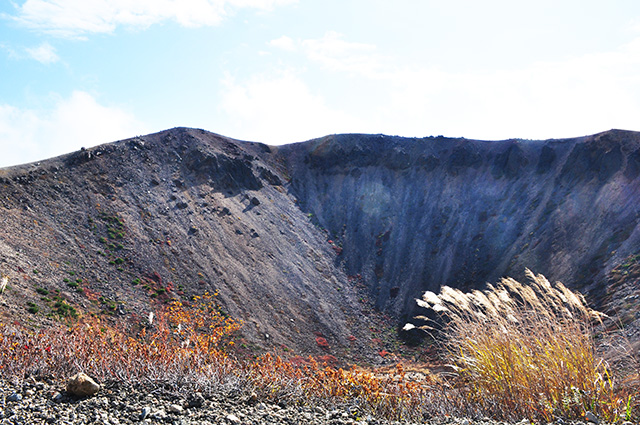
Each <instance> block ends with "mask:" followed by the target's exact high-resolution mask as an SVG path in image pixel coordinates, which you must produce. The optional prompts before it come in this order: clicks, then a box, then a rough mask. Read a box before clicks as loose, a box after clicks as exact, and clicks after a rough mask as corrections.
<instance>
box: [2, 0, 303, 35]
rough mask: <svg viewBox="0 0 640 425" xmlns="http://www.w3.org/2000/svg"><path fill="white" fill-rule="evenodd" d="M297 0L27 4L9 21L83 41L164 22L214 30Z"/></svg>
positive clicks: (46, 0) (51, 0) (50, 0)
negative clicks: (238, 15)
mask: <svg viewBox="0 0 640 425" xmlns="http://www.w3.org/2000/svg"><path fill="white" fill-rule="evenodd" d="M296 2H297V0H27V1H25V2H24V3H23V4H22V5H21V6H17V7H16V9H17V10H16V15H14V16H13V17H12V19H13V20H14V21H15V22H17V23H19V24H21V25H23V26H25V27H27V28H30V29H33V30H36V31H40V32H43V33H46V34H50V35H54V36H58V37H67V38H83V37H86V36H87V35H90V34H95V33H111V32H113V31H115V29H116V28H117V27H118V26H127V27H133V28H141V29H144V28H147V27H149V26H150V25H153V24H157V23H160V22H163V21H175V22H177V23H179V24H180V25H183V26H185V27H201V26H214V25H218V24H220V22H221V21H222V20H223V19H224V18H225V17H227V16H229V15H231V14H233V12H234V11H235V10H238V9H257V10H271V9H273V8H274V7H276V6H281V5H286V4H291V3H296Z"/></svg>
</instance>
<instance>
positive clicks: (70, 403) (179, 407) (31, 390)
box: [0, 379, 631, 425]
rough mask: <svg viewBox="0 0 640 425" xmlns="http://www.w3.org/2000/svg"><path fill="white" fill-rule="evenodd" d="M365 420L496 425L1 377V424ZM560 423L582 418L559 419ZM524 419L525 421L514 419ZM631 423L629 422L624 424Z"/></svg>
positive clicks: (222, 394) (342, 424)
mask: <svg viewBox="0 0 640 425" xmlns="http://www.w3.org/2000/svg"><path fill="white" fill-rule="evenodd" d="M137 423H142V424H176V425H178V424H180V425H183V424H184V425H186V424H202V425H209V424H216V425H217V424H229V425H233V424H247V425H249V424H251V425H268V424H291V425H294V424H313V425H320V424H328V425H329V424H330V425H347V424H361V425H365V424H370V425H391V424H394V425H395V424H397V425H400V424H402V425H409V424H418V423H421V424H433V425H446V424H456V425H474V424H477V425H498V424H501V423H500V422H496V421H492V420H490V419H487V418H485V419H479V420H469V419H461V418H453V417H443V418H430V419H428V420H426V421H424V422H399V421H388V420H384V419H379V418H374V417H372V416H370V415H368V414H366V413H363V412H360V411H359V409H358V407H357V406H342V407H339V408H336V407H330V408H327V407H321V406H318V405H315V406H313V405H305V406H299V405H291V406H287V405H278V404H271V403H266V402H262V401H260V400H259V399H258V398H257V397H256V396H255V395H248V396H247V395H246V394H244V393H243V392H242V391H237V390H221V391H219V392H216V393H214V394H210V395H203V394H201V393H189V394H184V393H179V392H175V391H172V390H169V389H164V388H161V387H159V388H153V389H152V388H142V387H139V386H130V385H125V384H121V383H119V384H118V383H112V384H107V385H104V386H103V388H102V389H101V390H100V391H99V392H98V393H97V394H96V395H94V396H92V397H84V398H77V397H74V396H72V395H70V394H69V393H67V392H66V391H65V390H64V387H62V386H60V385H58V384H56V383H52V382H45V381H36V380H34V379H30V380H28V381H27V382H24V383H17V382H13V383H12V382H7V381H0V424H3V425H4V424H6V425H9V424H11V425H27V424H60V425H64V424H104V425H109V424H112V425H117V424H137ZM557 423H558V424H559V425H569V424H575V425H580V424H583V423H582V422H564V421H561V420H559V421H558V422H557ZM519 424H520V425H525V424H528V422H527V421H526V420H524V421H522V422H520V423H519ZM626 424H627V425H631V423H626Z"/></svg>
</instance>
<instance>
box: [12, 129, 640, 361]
mask: <svg viewBox="0 0 640 425" xmlns="http://www.w3.org/2000/svg"><path fill="white" fill-rule="evenodd" d="M639 175H640V133H634V132H627V131H619V130H612V131H609V132H605V133H601V134H597V135H594V136H589V137H582V138H576V139H563V140H547V141H529V140H506V141H492V142H487V141H474V140H466V139H448V138H442V137H438V138H424V139H405V138H399V137H389V136H382V135H356V134H352V135H336V136H327V137H324V138H321V139H317V140H312V141H308V142H304V143H298V144H293V145H287V146H279V147H274V146H267V145H263V144H259V143H250V142H240V141H236V140H233V139H229V138H226V137H222V136H219V135H216V134H213V133H209V132H206V131H203V130H195V129H184V128H176V129H172V130H167V131H163V132H160V133H157V134H152V135H148V136H143V137H136V138H133V139H129V140H123V141H119V142H115V143H111V144H107V145H102V146H98V147H95V148H91V149H86V150H82V151H78V152H75V153H72V154H69V155H64V156H61V157H58V158H53V159H51V160H47V161H42V162H39V163H34V164H27V165H22V166H17V167H11V168H5V169H1V170H0V213H1V214H0V220H1V222H2V229H3V233H2V235H1V236H0V273H2V274H4V275H7V276H9V278H10V280H9V286H10V289H9V290H8V291H7V292H6V293H5V294H4V295H3V296H2V297H0V303H1V306H0V312H1V314H2V315H3V316H4V317H5V318H7V319H14V320H15V319H19V320H23V321H27V322H29V323H32V324H34V325H35V324H37V323H40V322H42V321H46V320H48V319H47V314H58V313H60V312H59V311H58V310H59V307H60V304H59V303H58V304H56V303H57V302H62V301H63V300H64V302H65V303H67V304H68V305H70V306H72V307H74V308H77V309H80V310H83V311H101V312H103V313H106V314H107V315H108V316H109V317H110V316H113V317H114V318H116V317H121V318H131V317H134V318H137V320H142V319H143V318H144V317H146V315H148V313H149V312H150V311H151V310H152V309H153V308H155V307H156V306H158V305H163V303H164V302H166V301H167V300H169V299H172V298H181V297H182V298H188V296H189V295H195V294H198V293H203V292H204V291H210V292H218V294H219V295H218V298H219V300H220V303H221V304H222V306H223V308H224V309H225V311H226V312H227V313H228V314H230V315H231V316H233V317H235V318H240V319H242V320H243V321H244V328H243V329H244V330H243V333H244V336H245V338H246V343H243V346H244V347H243V349H245V350H247V352H249V353H251V352H253V351H255V352H258V351H259V350H260V349H262V348H268V349H272V350H276V351H279V352H282V353H296V354H302V355H306V354H314V355H319V354H334V355H342V356H347V357H349V358H351V359H355V360H357V359H372V358H375V357H376V356H377V353H378V351H379V350H380V349H382V348H386V347H385V345H384V344H386V343H387V339H386V338H380V337H381V336H384V335H386V334H385V332H387V329H388V326H393V325H394V324H398V323H400V324H401V323H402V322H403V321H404V320H407V319H410V318H411V317H412V316H413V315H414V314H415V313H416V312H417V311H416V307H415V302H414V299H415V298H417V297H419V295H420V293H421V292H422V291H424V290H426V289H430V290H437V289H438V288H439V287H440V286H441V285H445V284H446V285H451V286H455V287H459V288H463V289H469V288H474V287H479V286H482V285H483V284H484V283H485V282H491V281H495V280H496V279H497V278H499V277H501V276H504V275H509V276H513V277H516V278H519V277H521V276H522V274H523V272H524V268H525V267H528V268H530V269H532V270H533V271H535V272H536V273H542V274H545V275H547V277H548V278H549V279H550V280H561V281H563V282H565V283H566V284H567V285H569V286H572V287H574V288H578V289H581V290H584V291H588V292H590V294H591V299H592V300H593V301H595V302H600V301H602V300H610V299H611V295H610V294H607V282H609V281H610V277H609V274H610V272H611V270H612V269H613V268H614V267H616V266H617V265H619V264H621V263H623V262H624V261H626V259H627V258H628V257H629V256H631V255H634V254H637V253H638V251H640V244H639V242H640V232H639V231H638V223H639V210H640V203H639V202H638V199H639V198H638V194H639V193H640V180H639V179H638V176H639ZM79 288H82V292H80V291H79ZM56 291H59V292H56ZM369 300H372V302H373V304H375V305H376V306H377V307H378V309H379V310H381V311H383V312H388V313H391V314H392V315H393V316H394V317H395V319H394V321H385V318H384V316H383V315H382V314H381V313H380V312H378V311H376V310H375V309H373V308H372V305H373V304H372V303H371V302H369ZM28 303H31V304H28ZM33 306H35V307H33ZM28 309H31V310H32V313H29V312H28ZM35 310H38V312H37V313H33V311H35ZM381 331H382V333H381ZM325 340H326V344H325V343H324V341H325ZM381 340H382V341H381ZM327 345H328V347H327ZM388 348H392V347H388Z"/></svg>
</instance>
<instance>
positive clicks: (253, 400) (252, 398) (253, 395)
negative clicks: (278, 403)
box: [247, 393, 258, 405]
mask: <svg viewBox="0 0 640 425" xmlns="http://www.w3.org/2000/svg"><path fill="white" fill-rule="evenodd" d="M257 402H258V394H256V393H251V395H250V396H249V399H248V400H247V403H249V404H251V405H254V404H256V403H257Z"/></svg>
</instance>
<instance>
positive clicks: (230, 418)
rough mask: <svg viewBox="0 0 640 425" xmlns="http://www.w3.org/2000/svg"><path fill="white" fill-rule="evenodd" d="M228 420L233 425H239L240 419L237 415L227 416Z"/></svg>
mask: <svg viewBox="0 0 640 425" xmlns="http://www.w3.org/2000/svg"><path fill="white" fill-rule="evenodd" d="M226 419H227V420H228V421H229V422H231V423H232V424H239V423H240V422H241V421H240V418H238V417H237V416H236V415H234V414H233V413H231V414H229V415H227V416H226Z"/></svg>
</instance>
